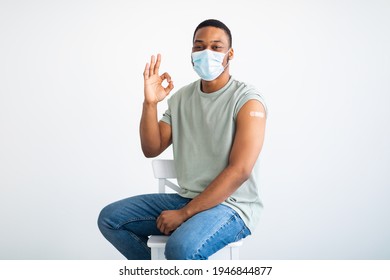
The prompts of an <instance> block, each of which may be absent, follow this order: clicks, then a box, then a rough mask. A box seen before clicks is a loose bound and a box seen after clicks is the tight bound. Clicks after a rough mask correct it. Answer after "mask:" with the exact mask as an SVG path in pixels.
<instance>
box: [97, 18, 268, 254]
mask: <svg viewBox="0 0 390 280" xmlns="http://www.w3.org/2000/svg"><path fill="white" fill-rule="evenodd" d="M233 55H234V51H233V49H232V36H231V33H230V30H229V29H228V27H227V26H226V25H225V24H223V23H222V22H220V21H218V20H206V21H204V22H202V23H200V24H199V25H198V27H197V28H196V29H195V32H194V36H193V47H192V54H191V57H192V64H193V67H194V70H195V71H196V72H197V73H198V75H199V76H200V79H199V80H197V81H195V82H193V83H191V84H189V85H187V86H185V87H183V88H181V89H180V90H178V91H177V92H176V93H175V94H174V95H172V97H170V99H169V100H168V109H167V111H166V112H165V114H164V115H163V117H162V119H161V120H160V121H158V117H157V104H158V102H161V101H162V100H164V99H165V98H166V97H167V95H168V94H169V93H170V92H171V90H172V89H173V82H172V80H171V77H170V75H169V74H168V73H164V74H162V75H159V67H160V64H161V55H157V58H156V57H154V56H152V57H151V61H150V63H148V64H146V67H145V70H144V103H143V112H142V117H141V123H140V137H141V145H142V150H143V152H144V154H145V156H146V157H156V156H158V155H160V154H161V153H162V152H163V151H164V150H165V149H166V148H167V147H169V146H170V145H171V144H172V145H173V154H174V159H175V164H176V172H177V177H178V178H177V180H178V184H179V185H180V187H181V192H180V193H178V194H145V195H139V196H135V197H130V198H127V199H124V200H120V201H118V202H115V203H112V204H110V205H108V206H106V207H105V208H104V209H103V210H102V211H101V213H100V216H99V220H98V225H99V228H100V231H101V232H102V234H103V235H104V236H105V237H106V239H107V240H108V241H109V242H111V243H112V244H113V245H114V246H115V247H116V248H117V249H118V250H119V251H120V252H121V253H122V254H123V255H124V256H125V257H126V258H127V259H150V257H151V256H150V248H148V247H147V245H146V242H147V240H148V236H150V235H158V234H160V235H162V234H164V235H169V236H170V237H169V239H168V242H167V245H166V249H165V256H166V258H167V259H208V257H209V256H211V255H212V254H214V253H215V252H216V251H218V250H220V249H221V248H223V247H224V246H225V245H227V244H229V243H231V242H235V241H238V240H240V239H242V238H245V237H246V236H248V235H249V234H250V233H251V231H253V229H254V228H255V226H256V225H257V224H258V221H259V216H260V212H261V210H262V202H261V199H260V197H259V194H258V179H259V178H258V171H259V170H258V167H259V166H258V158H259V154H260V151H261V148H262V145H263V139H264V132H265V122H266V121H265V120H266V107H265V104H264V101H263V98H262V96H261V95H260V93H259V91H258V90H257V89H256V88H254V87H252V86H250V85H248V84H245V83H243V82H240V81H237V80H235V79H234V78H233V77H231V76H230V74H229V61H230V60H231V59H233ZM163 81H166V82H167V86H166V87H164V86H163V85H162V83H163Z"/></svg>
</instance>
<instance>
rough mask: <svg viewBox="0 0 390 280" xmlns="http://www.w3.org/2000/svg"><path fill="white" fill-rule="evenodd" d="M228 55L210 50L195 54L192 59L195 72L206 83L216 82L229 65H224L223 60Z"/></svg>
mask: <svg viewBox="0 0 390 280" xmlns="http://www.w3.org/2000/svg"><path fill="white" fill-rule="evenodd" d="M228 52H229V51H228ZM228 52H227V53H228ZM227 53H220V52H214V51H210V50H203V51H199V52H193V53H192V54H191V57H192V62H193V64H194V70H195V72H196V73H197V74H198V75H199V77H201V78H202V79H203V80H205V81H212V80H215V79H216V78H218V76H219V75H221V74H222V72H223V71H224V70H225V68H226V67H227V66H228V65H229V63H228V64H226V66H223V65H222V62H223V59H224V58H225V55H226V54H227Z"/></svg>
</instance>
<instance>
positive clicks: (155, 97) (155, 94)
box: [144, 54, 173, 104]
mask: <svg viewBox="0 0 390 280" xmlns="http://www.w3.org/2000/svg"><path fill="white" fill-rule="evenodd" d="M160 64H161V55H160V54H158V55H157V61H155V57H154V55H153V56H152V57H151V59H150V64H149V63H147V64H146V66H145V71H144V94H145V102H146V103H150V104H157V103H158V102H160V101H162V100H164V98H165V97H166V96H167V95H168V94H169V93H170V92H171V90H172V89H173V82H172V80H171V76H169V74H168V73H166V72H165V73H164V74H162V75H161V76H160V75H159V74H158V70H159V68H160ZM165 80H166V81H167V82H168V85H167V86H166V87H163V85H162V83H163V82H164V81H165Z"/></svg>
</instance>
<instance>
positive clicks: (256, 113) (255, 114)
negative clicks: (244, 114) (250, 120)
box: [249, 111, 264, 118]
mask: <svg viewBox="0 0 390 280" xmlns="http://www.w3.org/2000/svg"><path fill="white" fill-rule="evenodd" d="M249 115H250V116H251V117H257V118H264V113H263V112H259V111H250V112H249Z"/></svg>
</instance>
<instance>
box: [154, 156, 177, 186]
mask: <svg viewBox="0 0 390 280" xmlns="http://www.w3.org/2000/svg"><path fill="white" fill-rule="evenodd" d="M152 167H153V174H154V177H155V178H156V179H158V190H159V192H160V193H165V187H169V188H171V189H172V190H174V191H176V192H180V187H179V186H178V185H176V184H175V183H173V182H172V181H170V180H169V179H175V178H176V169H175V162H174V160H173V159H155V160H153V161H152Z"/></svg>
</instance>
